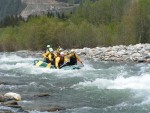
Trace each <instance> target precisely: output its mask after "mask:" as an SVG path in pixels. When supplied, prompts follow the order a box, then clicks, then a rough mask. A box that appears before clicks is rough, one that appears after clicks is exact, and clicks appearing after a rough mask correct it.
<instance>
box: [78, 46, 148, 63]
mask: <svg viewBox="0 0 150 113" xmlns="http://www.w3.org/2000/svg"><path fill="white" fill-rule="evenodd" d="M76 53H78V54H80V55H82V56H83V57H85V58H92V59H96V60H101V61H128V62H148V63H150V44H136V45H129V46H125V45H118V46H113V47H96V48H87V47H85V48H83V49H76Z"/></svg>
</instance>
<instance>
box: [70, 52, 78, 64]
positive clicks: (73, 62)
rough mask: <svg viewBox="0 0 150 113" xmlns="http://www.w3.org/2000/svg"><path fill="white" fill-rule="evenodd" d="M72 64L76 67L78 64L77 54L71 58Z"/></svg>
mask: <svg viewBox="0 0 150 113" xmlns="http://www.w3.org/2000/svg"><path fill="white" fill-rule="evenodd" d="M70 64H72V65H75V64H77V57H76V55H75V54H73V55H72V56H70Z"/></svg>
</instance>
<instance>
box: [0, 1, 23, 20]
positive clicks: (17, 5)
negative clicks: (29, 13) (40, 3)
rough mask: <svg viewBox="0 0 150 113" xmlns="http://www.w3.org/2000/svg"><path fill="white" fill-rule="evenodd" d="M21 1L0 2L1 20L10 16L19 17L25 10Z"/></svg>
mask: <svg viewBox="0 0 150 113" xmlns="http://www.w3.org/2000/svg"><path fill="white" fill-rule="evenodd" d="M25 6H26V5H25V4H23V3H22V2H21V0H0V20H2V19H3V18H5V17H6V16H8V15H17V14H20V13H21V11H22V10H23V9H24V8H25Z"/></svg>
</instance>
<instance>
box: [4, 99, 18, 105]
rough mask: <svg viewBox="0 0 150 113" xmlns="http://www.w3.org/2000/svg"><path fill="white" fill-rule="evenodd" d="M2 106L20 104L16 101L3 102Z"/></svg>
mask: <svg viewBox="0 0 150 113" xmlns="http://www.w3.org/2000/svg"><path fill="white" fill-rule="evenodd" d="M2 105H5V106H6V105H18V103H17V102H16V101H14V100H12V101H7V102H3V103H2Z"/></svg>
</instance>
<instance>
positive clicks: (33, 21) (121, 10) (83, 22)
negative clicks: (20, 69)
mask: <svg viewBox="0 0 150 113" xmlns="http://www.w3.org/2000/svg"><path fill="white" fill-rule="evenodd" d="M149 6H150V1H149V0H94V1H92V0H84V2H82V3H81V5H80V6H79V7H78V8H77V9H76V11H75V12H73V13H71V14H70V15H65V14H62V15H61V16H60V15H59V16H60V17H58V16H51V15H52V14H49V16H48V15H45V16H37V17H30V18H29V19H28V21H26V22H24V21H19V23H18V22H17V24H16V25H13V26H9V25H8V26H6V27H5V28H0V51H15V50H22V49H28V50H43V49H45V46H46V45H47V44H50V45H52V46H53V47H54V48H56V47H58V46H62V47H63V48H82V47H96V46H113V45H119V44H124V45H129V44H136V43H149V42H150V18H149V17H150V7H149Z"/></svg>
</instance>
